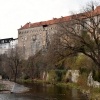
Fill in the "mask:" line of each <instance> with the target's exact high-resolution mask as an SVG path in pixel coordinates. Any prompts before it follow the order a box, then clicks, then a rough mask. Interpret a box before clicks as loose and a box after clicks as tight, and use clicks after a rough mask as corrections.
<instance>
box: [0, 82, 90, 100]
mask: <svg viewBox="0 0 100 100" xmlns="http://www.w3.org/2000/svg"><path fill="white" fill-rule="evenodd" d="M24 85H25V86H28V87H29V88H30V91H28V92H24V93H13V94H0V100H88V99H87V98H86V96H85V95H83V94H82V93H81V92H80V91H79V90H76V89H69V88H65V87H58V86H52V85H46V84H36V83H34V84H24Z"/></svg>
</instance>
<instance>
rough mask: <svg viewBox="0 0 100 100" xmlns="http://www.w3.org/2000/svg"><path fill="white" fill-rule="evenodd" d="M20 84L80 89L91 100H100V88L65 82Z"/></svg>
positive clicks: (41, 81) (24, 81) (33, 81)
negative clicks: (43, 84)
mask: <svg viewBox="0 0 100 100" xmlns="http://www.w3.org/2000/svg"><path fill="white" fill-rule="evenodd" d="M18 82H21V83H45V84H51V85H56V86H60V87H69V88H74V89H78V90H79V91H80V92H81V93H83V94H84V95H86V96H87V98H88V99H89V100H100V88H92V87H88V86H87V87H83V86H79V85H78V84H77V83H72V82H68V83H64V82H56V83H50V82H47V81H45V80H19V81H18Z"/></svg>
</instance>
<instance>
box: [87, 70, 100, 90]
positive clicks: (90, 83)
mask: <svg viewBox="0 0 100 100" xmlns="http://www.w3.org/2000/svg"><path fill="white" fill-rule="evenodd" d="M92 76H93V74H92V72H90V74H89V76H88V80H87V85H88V86H92V87H97V88H99V87H100V83H99V82H98V81H94V79H93V77H92Z"/></svg>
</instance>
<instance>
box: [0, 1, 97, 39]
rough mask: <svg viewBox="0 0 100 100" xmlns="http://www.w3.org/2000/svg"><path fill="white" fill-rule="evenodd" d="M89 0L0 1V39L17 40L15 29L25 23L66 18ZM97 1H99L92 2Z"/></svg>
mask: <svg viewBox="0 0 100 100" xmlns="http://www.w3.org/2000/svg"><path fill="white" fill-rule="evenodd" d="M89 1H91V0H0V13H1V14H0V39H1V38H10V37H13V38H17V34H18V31H17V29H19V28H20V26H21V25H22V26H23V25H24V24H26V23H27V22H32V23H34V22H39V21H44V20H50V19H52V18H59V17H61V16H68V15H69V14H70V12H71V11H78V10H79V9H80V8H81V7H82V6H84V5H85V4H86V3H87V2H89ZM92 1H99V0H92Z"/></svg>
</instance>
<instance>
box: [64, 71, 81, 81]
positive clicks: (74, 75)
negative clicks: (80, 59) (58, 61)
mask: <svg viewBox="0 0 100 100" xmlns="http://www.w3.org/2000/svg"><path fill="white" fill-rule="evenodd" d="M78 77H79V70H68V71H67V73H66V77H65V78H66V80H69V81H71V82H74V83H77V82H78Z"/></svg>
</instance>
